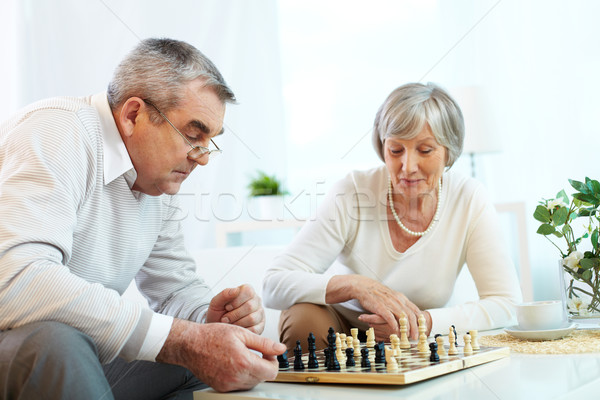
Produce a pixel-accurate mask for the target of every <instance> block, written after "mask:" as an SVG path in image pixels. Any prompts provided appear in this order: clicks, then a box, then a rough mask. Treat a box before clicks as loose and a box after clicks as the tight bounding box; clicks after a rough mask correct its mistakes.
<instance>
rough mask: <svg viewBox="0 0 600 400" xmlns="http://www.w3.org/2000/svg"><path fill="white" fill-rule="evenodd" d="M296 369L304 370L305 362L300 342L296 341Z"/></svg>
mask: <svg viewBox="0 0 600 400" xmlns="http://www.w3.org/2000/svg"><path fill="white" fill-rule="evenodd" d="M294 369H295V370H302V369H304V362H303V361H302V347H301V346H300V341H299V340H297V341H296V348H295V349H294Z"/></svg>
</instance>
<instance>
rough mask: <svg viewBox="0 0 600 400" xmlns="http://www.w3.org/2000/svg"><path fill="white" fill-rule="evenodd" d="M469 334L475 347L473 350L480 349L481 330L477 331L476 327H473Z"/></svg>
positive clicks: (472, 345)
mask: <svg viewBox="0 0 600 400" xmlns="http://www.w3.org/2000/svg"><path fill="white" fill-rule="evenodd" d="M469 335H471V347H473V350H480V349H481V347H479V332H477V330H476V329H471V330H470V331H469Z"/></svg>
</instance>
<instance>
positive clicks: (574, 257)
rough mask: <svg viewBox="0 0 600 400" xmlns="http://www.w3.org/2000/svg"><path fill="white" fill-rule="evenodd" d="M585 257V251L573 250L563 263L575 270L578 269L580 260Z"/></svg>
mask: <svg viewBox="0 0 600 400" xmlns="http://www.w3.org/2000/svg"><path fill="white" fill-rule="evenodd" d="M582 258H583V253H581V252H580V251H577V250H575V251H572V252H571V254H569V255H568V256H567V257H566V258H565V259H564V260H563V265H564V266H565V267H568V268H569V269H571V270H573V271H577V266H578V265H579V260H581V259H582Z"/></svg>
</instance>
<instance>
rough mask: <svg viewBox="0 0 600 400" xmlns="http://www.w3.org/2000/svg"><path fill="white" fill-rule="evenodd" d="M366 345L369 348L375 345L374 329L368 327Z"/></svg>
mask: <svg viewBox="0 0 600 400" xmlns="http://www.w3.org/2000/svg"><path fill="white" fill-rule="evenodd" d="M367 347H368V348H370V349H372V348H373V347H375V330H374V329H373V328H369V330H368V331H367Z"/></svg>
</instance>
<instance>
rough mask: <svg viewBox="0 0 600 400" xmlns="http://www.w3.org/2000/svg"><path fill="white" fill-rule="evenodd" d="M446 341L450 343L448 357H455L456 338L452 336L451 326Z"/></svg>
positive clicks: (456, 352)
mask: <svg viewBox="0 0 600 400" xmlns="http://www.w3.org/2000/svg"><path fill="white" fill-rule="evenodd" d="M448 341H449V342H450V348H449V349H448V355H449V356H455V355H457V354H458V349H457V348H456V336H455V334H454V329H453V327H452V326H451V327H450V330H449V332H448Z"/></svg>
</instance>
